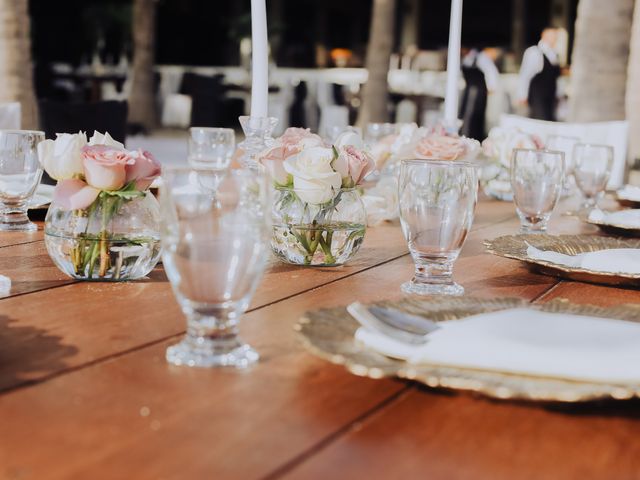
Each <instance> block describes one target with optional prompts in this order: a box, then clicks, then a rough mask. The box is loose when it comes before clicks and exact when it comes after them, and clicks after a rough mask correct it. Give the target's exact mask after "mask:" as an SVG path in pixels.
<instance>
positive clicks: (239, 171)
mask: <svg viewBox="0 0 640 480" xmlns="http://www.w3.org/2000/svg"><path fill="white" fill-rule="evenodd" d="M192 172H202V173H209V174H212V173H229V174H231V175H232V176H234V177H244V178H248V177H253V178H267V177H268V175H267V173H266V172H258V171H249V170H245V169H244V168H229V167H227V168H204V167H203V168H197V167H190V166H188V165H186V166H169V167H162V173H161V174H160V177H161V178H162V177H164V176H165V175H166V174H170V173H174V174H179V173H192Z"/></svg>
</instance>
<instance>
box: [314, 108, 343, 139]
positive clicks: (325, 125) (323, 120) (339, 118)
mask: <svg viewBox="0 0 640 480" xmlns="http://www.w3.org/2000/svg"><path fill="white" fill-rule="evenodd" d="M348 125H349V109H348V108H347V107H344V106H342V105H326V106H324V107H322V110H321V112H320V128H319V129H318V132H319V133H320V136H322V137H323V138H327V137H329V136H330V135H331V132H330V131H329V130H330V127H331V128H342V129H344V128H346V127H347V126H348Z"/></svg>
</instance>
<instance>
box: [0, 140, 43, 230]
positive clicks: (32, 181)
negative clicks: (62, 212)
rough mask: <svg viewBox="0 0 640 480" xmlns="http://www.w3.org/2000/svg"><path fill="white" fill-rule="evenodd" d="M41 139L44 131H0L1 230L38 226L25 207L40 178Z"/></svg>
mask: <svg viewBox="0 0 640 480" xmlns="http://www.w3.org/2000/svg"><path fill="white" fill-rule="evenodd" d="M43 140H44V132H38V131H31V130H0V230H13V231H34V230H37V229H38V227H37V226H36V225H35V224H34V223H32V222H30V221H29V217H28V216H27V209H28V207H29V201H30V200H31V198H32V197H33V194H34V193H35V191H36V188H37V187H38V184H39V183H40V178H41V177H42V166H41V165H40V162H39V160H38V151H37V146H38V143H40V142H42V141H43Z"/></svg>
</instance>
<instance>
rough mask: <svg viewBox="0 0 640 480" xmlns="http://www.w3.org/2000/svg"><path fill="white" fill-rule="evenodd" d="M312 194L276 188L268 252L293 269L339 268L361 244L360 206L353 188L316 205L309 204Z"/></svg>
mask: <svg viewBox="0 0 640 480" xmlns="http://www.w3.org/2000/svg"><path fill="white" fill-rule="evenodd" d="M316 193H317V192H309V191H308V190H307V191H296V190H295V189H293V188H289V187H276V191H275V198H274V204H273V237H272V239H271V248H272V249H273V252H274V253H275V254H276V256H277V257H278V258H280V259H281V260H283V261H284V262H287V263H292V264H295V265H311V266H324V267H328V266H337V265H342V264H344V263H345V262H347V261H348V260H350V259H351V257H353V256H354V255H355V254H356V252H357V251H358V250H359V248H360V245H362V241H363V240H364V234H365V230H366V225H367V214H366V212H365V209H364V203H363V202H362V199H361V198H360V192H358V190H357V189H355V188H344V189H340V190H339V191H338V192H337V194H336V195H335V196H334V197H333V198H332V199H330V200H328V201H326V202H324V203H319V204H318V203H311V202H313V201H315V199H317V198H318V195H317V194H316ZM319 195H320V198H321V197H322V196H324V194H323V193H321V194H319ZM313 197H315V199H314V198H313Z"/></svg>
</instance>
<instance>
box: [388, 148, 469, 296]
mask: <svg viewBox="0 0 640 480" xmlns="http://www.w3.org/2000/svg"><path fill="white" fill-rule="evenodd" d="M398 192H399V203H400V222H401V224H402V232H403V234H404V237H405V239H406V240H407V243H408V245H409V251H410V252H411V256H412V257H413V262H414V264H415V274H414V277H413V279H412V280H411V281H409V282H406V283H404V284H402V287H401V288H402V291H403V292H405V293H414V294H418V295H434V294H444V295H462V294H463V293H464V288H463V287H462V286H460V285H458V284H457V283H455V282H454V281H453V277H452V274H453V264H454V262H455V261H456V259H457V258H458V255H459V254H460V250H461V249H462V245H463V244H464V241H465V239H466V237H467V234H468V233H469V230H470V229H471V224H472V223H473V217H474V211H475V206H476V203H477V200H478V172H477V168H476V166H475V165H472V164H470V163H466V162H451V161H441V160H403V161H402V164H401V167H400V180H399V191H398Z"/></svg>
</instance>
